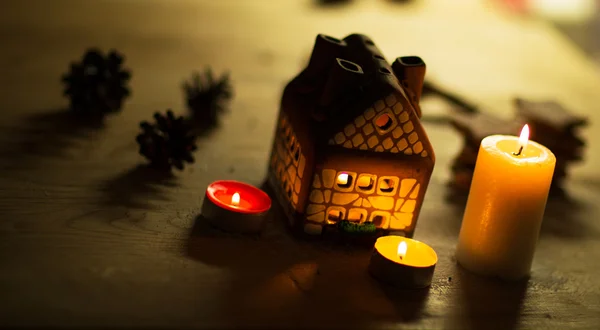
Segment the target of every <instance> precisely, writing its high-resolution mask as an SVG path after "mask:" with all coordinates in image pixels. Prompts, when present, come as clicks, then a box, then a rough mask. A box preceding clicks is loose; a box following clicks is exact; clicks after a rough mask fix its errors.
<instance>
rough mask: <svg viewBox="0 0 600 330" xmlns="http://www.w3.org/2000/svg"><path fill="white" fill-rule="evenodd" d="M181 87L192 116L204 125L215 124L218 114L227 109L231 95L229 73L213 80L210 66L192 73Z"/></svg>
mask: <svg viewBox="0 0 600 330" xmlns="http://www.w3.org/2000/svg"><path fill="white" fill-rule="evenodd" d="M183 89H184V91H185V97H186V102H187V105H188V109H189V110H190V111H191V112H192V118H193V119H194V121H195V122H196V123H200V124H202V125H205V126H212V125H215V124H217V122H218V118H219V115H220V114H221V113H223V112H225V111H226V110H227V103H228V101H229V100H230V99H231V97H232V96H233V88H232V86H231V83H230V81H229V73H224V74H222V75H221V77H219V78H218V79H217V80H215V78H214V77H213V73H212V71H211V69H210V68H207V69H206V70H205V71H204V73H203V74H200V73H195V74H193V76H192V80H191V81H189V82H185V83H184V85H183Z"/></svg>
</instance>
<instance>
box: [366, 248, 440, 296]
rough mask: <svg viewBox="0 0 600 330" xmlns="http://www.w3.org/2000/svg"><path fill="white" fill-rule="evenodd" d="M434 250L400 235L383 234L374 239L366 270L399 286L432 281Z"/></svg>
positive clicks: (421, 284) (383, 280) (417, 286)
mask: <svg viewBox="0 0 600 330" xmlns="http://www.w3.org/2000/svg"><path fill="white" fill-rule="evenodd" d="M436 263H437V254H436V253H435V251H434V250H433V249H432V248H431V247H430V246H429V245H427V244H425V243H423V242H419V241H416V240H413V239H410V238H406V237H402V236H383V237H380V238H378V239H377V241H376V242H375V248H374V250H373V255H372V256H371V261H370V263H369V273H371V275H372V276H373V277H375V278H376V279H378V280H380V281H382V282H385V283H388V284H391V285H393V286H396V287H401V288H424V287H427V286H429V285H430V284H431V279H432V277H433V271H434V269H435V264H436Z"/></svg>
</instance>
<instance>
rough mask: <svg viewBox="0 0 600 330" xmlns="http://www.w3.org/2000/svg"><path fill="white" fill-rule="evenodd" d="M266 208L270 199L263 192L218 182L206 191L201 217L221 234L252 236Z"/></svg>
mask: <svg viewBox="0 0 600 330" xmlns="http://www.w3.org/2000/svg"><path fill="white" fill-rule="evenodd" d="M270 208H271V198H269V195H267V194H266V193H265V192H264V191H262V190H260V189H258V188H256V187H254V186H251V185H249V184H247V183H243V182H239V181H229V180H222V181H216V182H213V183H211V184H210V185H209V186H208V188H206V194H205V197H204V202H203V203H202V215H203V216H204V217H205V218H206V219H208V221H210V223H212V224H213V225H214V226H216V227H219V228H221V229H223V230H225V231H230V232H240V233H256V232H259V231H260V230H261V229H262V227H263V224H264V221H265V215H266V213H267V211H269V209H270Z"/></svg>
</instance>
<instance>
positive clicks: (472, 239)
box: [456, 125, 556, 279]
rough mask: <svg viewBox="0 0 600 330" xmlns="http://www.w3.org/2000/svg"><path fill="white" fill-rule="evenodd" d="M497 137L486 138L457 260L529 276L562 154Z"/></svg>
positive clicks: (477, 268)
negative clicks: (557, 154)
mask: <svg viewBox="0 0 600 330" xmlns="http://www.w3.org/2000/svg"><path fill="white" fill-rule="evenodd" d="M528 136H529V127H528V126H527V125H525V127H524V128H523V131H522V132H521V136H520V138H517V137H516V136H506V135H492V136H488V137H486V138H485V139H483V141H481V146H480V148H479V154H478V156H477V163H476V166H475V172H474V174H473V181H472V183H471V190H470V192H469V198H468V201H467V206H466V209H465V214H464V217H463V221H462V226H461V229H460V235H459V239H458V246H457V250H456V259H457V261H458V263H459V264H461V265H462V266H463V267H464V268H466V269H468V270H470V271H473V272H475V273H479V274H484V275H491V276H497V277H501V278H505V279H520V278H522V277H525V276H527V275H528V274H529V271H530V269H531V263H532V261H533V255H534V252H535V246H536V243H537V239H538V236H539V232H540V227H541V225H542V219H543V216H544V209H545V207H546V201H547V199H548V192H549V191H550V184H551V182H552V175H553V173H554V166H555V163H556V158H555V156H554V154H553V153H552V152H551V151H550V150H548V148H546V147H544V146H543V145H541V144H539V143H536V142H534V141H528Z"/></svg>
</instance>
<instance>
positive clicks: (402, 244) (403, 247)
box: [398, 241, 408, 259]
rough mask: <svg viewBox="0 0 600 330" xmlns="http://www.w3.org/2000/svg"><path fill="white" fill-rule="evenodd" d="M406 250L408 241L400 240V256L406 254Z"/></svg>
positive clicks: (402, 256)
mask: <svg viewBox="0 0 600 330" xmlns="http://www.w3.org/2000/svg"><path fill="white" fill-rule="evenodd" d="M406 250H408V245H406V242H405V241H402V242H400V244H398V257H400V259H402V258H404V257H405V256H406Z"/></svg>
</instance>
